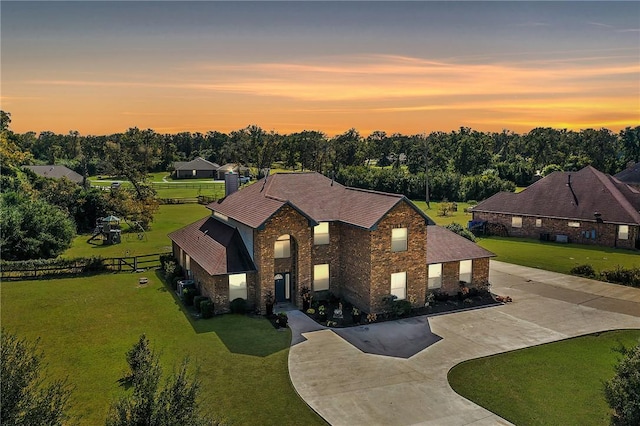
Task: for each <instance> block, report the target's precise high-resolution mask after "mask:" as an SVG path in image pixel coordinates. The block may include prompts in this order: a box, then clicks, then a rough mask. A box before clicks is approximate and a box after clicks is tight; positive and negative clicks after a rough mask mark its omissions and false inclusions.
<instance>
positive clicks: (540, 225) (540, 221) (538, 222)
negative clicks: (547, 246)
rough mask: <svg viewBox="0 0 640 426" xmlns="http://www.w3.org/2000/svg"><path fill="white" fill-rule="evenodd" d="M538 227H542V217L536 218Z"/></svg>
mask: <svg viewBox="0 0 640 426" xmlns="http://www.w3.org/2000/svg"><path fill="white" fill-rule="evenodd" d="M536 228H542V219H540V218H538V219H536Z"/></svg>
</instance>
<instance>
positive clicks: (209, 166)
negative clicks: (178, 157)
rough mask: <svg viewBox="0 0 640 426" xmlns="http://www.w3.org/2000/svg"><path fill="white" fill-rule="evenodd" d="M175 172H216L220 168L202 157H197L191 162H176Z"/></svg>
mask: <svg viewBox="0 0 640 426" xmlns="http://www.w3.org/2000/svg"><path fill="white" fill-rule="evenodd" d="M173 168H174V169H175V170H213V171H216V170H218V169H219V168H220V166H219V165H218V164H216V163H212V162H211V161H207V160H205V159H204V158H202V157H196V158H194V159H193V160H191V161H187V162H185V161H176V162H175V163H173Z"/></svg>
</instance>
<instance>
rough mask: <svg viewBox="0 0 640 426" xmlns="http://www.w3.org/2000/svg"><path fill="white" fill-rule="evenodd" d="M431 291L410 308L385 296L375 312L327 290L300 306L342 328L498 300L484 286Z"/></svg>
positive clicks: (322, 321)
mask: <svg viewBox="0 0 640 426" xmlns="http://www.w3.org/2000/svg"><path fill="white" fill-rule="evenodd" d="M431 294H432V295H433V296H430V297H429V301H428V302H427V303H428V305H426V306H423V307H420V308H411V303H410V302H409V301H406V300H396V299H393V298H391V297H389V296H386V297H388V298H389V300H388V301H386V302H385V304H386V307H385V308H386V309H385V311H384V312H382V313H378V314H372V313H367V312H363V311H361V310H359V309H358V308H356V307H354V306H353V305H352V304H350V303H349V302H343V301H342V300H341V299H340V298H338V297H336V296H334V295H332V294H328V295H327V297H326V298H323V299H319V300H317V301H316V300H314V301H309V308H307V309H304V308H305V307H306V306H303V309H302V311H303V312H304V313H305V314H306V315H307V316H308V317H309V318H311V319H313V320H314V321H316V322H317V323H318V324H321V325H324V326H327V327H334V328H342V327H356V326H359V325H363V324H371V323H376V322H384V321H393V320H397V319H401V318H411V317H416V316H423V315H428V316H433V315H441V314H447V313H452V312H458V311H463V310H468V309H477V308H484V307H489V306H497V305H501V304H502V302H500V301H498V300H496V296H494V295H493V294H492V293H491V292H489V291H487V290H482V291H478V290H475V289H471V291H469V292H468V293H466V294H462V293H459V294H458V295H455V296H449V295H447V294H445V293H438V292H435V293H431ZM323 312H324V313H323Z"/></svg>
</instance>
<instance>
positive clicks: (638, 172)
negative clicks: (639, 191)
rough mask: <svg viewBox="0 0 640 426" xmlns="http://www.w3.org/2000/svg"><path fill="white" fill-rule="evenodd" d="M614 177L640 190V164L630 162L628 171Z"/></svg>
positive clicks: (625, 170)
mask: <svg viewBox="0 0 640 426" xmlns="http://www.w3.org/2000/svg"><path fill="white" fill-rule="evenodd" d="M613 177H614V178H616V179H618V180H619V181H620V182H622V183H626V184H627V185H633V186H636V187H638V188H640V163H633V162H630V163H629V164H628V165H627V168H626V169H624V170H623V171H621V172H620V173H618V174H617V175H614V176H613Z"/></svg>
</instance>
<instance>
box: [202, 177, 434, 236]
mask: <svg viewBox="0 0 640 426" xmlns="http://www.w3.org/2000/svg"><path fill="white" fill-rule="evenodd" d="M402 200H405V201H406V202H408V203H409V204H411V205H412V206H413V203H411V201H409V200H408V199H407V198H406V197H404V196H403V195H398V194H388V193H383V192H376V191H367V190H363V189H355V188H349V187H345V186H343V185H340V184H339V183H337V182H334V181H332V180H331V179H329V178H327V177H325V176H323V175H321V174H319V173H276V174H274V175H271V176H269V177H268V178H267V179H266V182H265V180H264V179H262V180H260V181H258V182H256V183H254V184H252V185H249V186H247V187H245V188H243V189H242V190H240V191H238V192H236V193H234V194H231V195H230V196H228V197H226V198H225V199H224V200H222V201H220V202H214V203H211V204H210V205H208V206H207V207H209V208H210V209H211V210H214V211H217V212H220V213H222V214H224V215H226V216H229V217H231V218H233V219H235V220H237V221H239V222H241V223H244V224H246V225H249V226H251V227H252V228H258V227H260V226H261V225H262V224H263V223H264V222H265V221H267V220H268V219H269V218H270V217H271V216H272V215H273V214H274V213H276V212H277V211H278V210H279V209H280V208H281V207H282V206H284V205H285V204H289V205H291V206H292V207H294V208H295V209H297V210H298V211H299V212H301V213H302V214H303V215H305V216H307V217H308V218H310V219H311V220H312V221H315V222H330V221H341V222H344V223H348V224H351V225H355V226H359V227H362V228H365V229H371V228H373V227H375V225H376V224H377V223H378V221H380V219H382V217H384V215H385V214H386V213H387V212H388V211H389V210H391V209H392V208H393V207H394V206H396V205H397V204H398V203H399V202H400V201H402ZM413 207H414V208H416V210H417V211H418V212H420V214H422V215H423V216H424V217H425V220H426V221H427V222H431V219H429V218H428V217H427V216H426V215H425V214H424V213H423V212H422V211H421V210H420V209H418V208H417V207H415V206H413Z"/></svg>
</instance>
